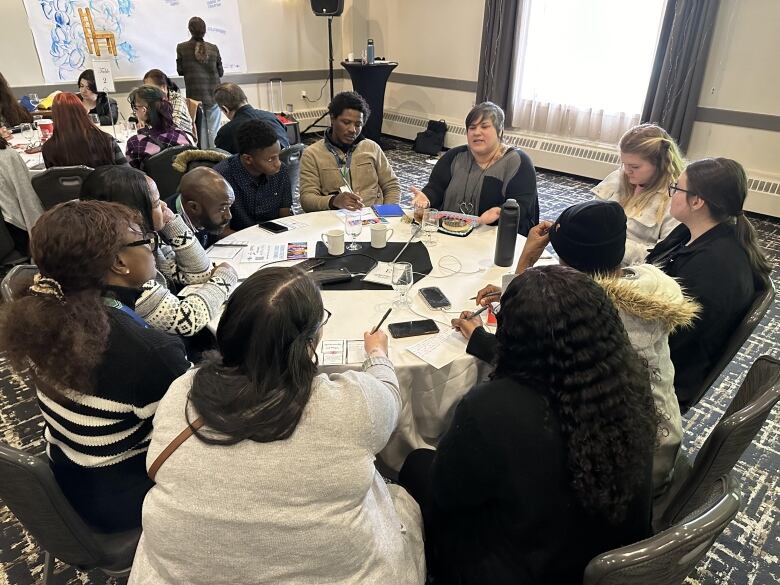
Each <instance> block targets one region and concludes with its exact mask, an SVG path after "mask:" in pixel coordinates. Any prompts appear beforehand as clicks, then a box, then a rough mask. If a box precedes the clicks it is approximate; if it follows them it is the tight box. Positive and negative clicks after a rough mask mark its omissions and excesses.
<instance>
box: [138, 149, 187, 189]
mask: <svg viewBox="0 0 780 585" xmlns="http://www.w3.org/2000/svg"><path fill="white" fill-rule="evenodd" d="M187 150H194V147H192V146H190V145H189V144H182V145H180V146H171V147H169V148H166V149H164V150H161V151H160V152H158V153H157V154H153V155H152V156H150V157H149V158H147V159H146V160H145V161H144V162H143V164H142V165H141V169H142V170H143V171H144V172H145V173H146V174H147V175H149V176H150V177H151V178H152V179H154V182H155V183H157V190H158V191H159V192H160V199H167V198H168V197H170V196H171V195H173V194H174V193H176V191H178V189H179V181H181V177H182V173H180V172H179V171H177V170H176V169H175V168H173V159H175V158H176V157H177V156H178V155H179V154H181V153H182V152H185V151H187Z"/></svg>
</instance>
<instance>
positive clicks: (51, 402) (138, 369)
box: [0, 201, 189, 532]
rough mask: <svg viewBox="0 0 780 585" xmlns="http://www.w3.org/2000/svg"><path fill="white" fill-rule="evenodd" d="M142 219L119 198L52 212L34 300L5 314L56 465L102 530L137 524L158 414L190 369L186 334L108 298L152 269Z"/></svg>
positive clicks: (15, 365) (18, 368)
mask: <svg viewBox="0 0 780 585" xmlns="http://www.w3.org/2000/svg"><path fill="white" fill-rule="evenodd" d="M139 224H140V218H139V217H138V214H136V213H135V212H133V211H131V210H130V209H128V208H127V207H125V206H123V205H118V204H116V203H104V202H98V201H69V202H67V203H62V204H60V205H58V206H56V207H54V208H53V209H50V210H49V211H47V212H46V213H44V214H43V215H42V216H41V218H40V219H39V220H38V222H37V223H36V224H35V227H33V229H32V234H31V240H30V248H31V252H32V257H33V260H34V261H35V263H36V264H37V265H38V269H39V270H40V274H39V275H38V277H36V279H35V282H34V284H33V285H32V286H31V287H30V290H29V293H30V294H29V295H27V296H23V297H22V298H20V299H18V300H15V301H14V302H12V303H10V304H6V305H3V306H2V310H0V352H2V353H3V356H4V358H5V360H7V363H8V365H10V368H11V369H12V371H13V372H14V374H15V375H16V376H18V377H19V378H21V379H22V380H23V381H24V382H26V383H27V385H28V386H29V387H30V388H32V389H34V391H35V392H36V393H37V396H38V404H39V405H40V407H41V411H42V412H43V419H44V422H45V426H44V439H45V441H46V454H47V455H48V457H49V462H50V464H51V467H52V471H53V472H54V475H55V477H56V478H57V481H58V483H59V484H60V487H61V488H62V491H63V492H64V494H65V496H66V497H67V498H68V500H69V501H70V503H71V504H72V505H73V507H74V508H75V509H76V511H78V512H79V513H80V514H81V516H82V517H83V518H84V520H86V521H87V522H88V523H89V524H90V525H92V526H94V527H95V528H97V529H98V530H100V531H104V532H114V531H121V530H127V529H130V528H133V527H136V526H140V524H141V504H142V503H143V499H144V496H145V495H146V492H147V491H148V490H149V488H150V487H151V486H152V482H151V481H150V480H149V478H148V477H147V475H146V450H147V448H148V446H149V439H150V435H151V432H152V418H153V417H154V413H155V410H156V409H157V403H158V402H159V400H160V398H162V396H163V394H165V392H166V390H167V389H168V386H169V385H170V384H171V382H173V380H175V379H176V378H177V377H179V376H180V375H181V374H183V373H184V372H185V371H186V370H187V368H188V367H189V362H188V361H187V360H186V359H185V357H184V347H183V345H182V343H181V341H180V340H179V339H178V338H176V337H173V336H171V335H167V334H165V333H163V332H161V331H157V330H155V329H152V328H150V327H149V325H148V324H147V323H146V322H145V321H144V320H143V319H141V317H139V316H138V314H137V313H136V312H135V311H133V309H132V308H131V307H128V306H127V305H124V304H122V303H121V302H119V301H117V300H116V299H112V298H108V297H106V296H105V295H104V289H105V287H107V286H111V285H114V286H140V285H141V283H143V282H146V281H147V280H149V279H150V278H151V277H152V276H153V275H154V271H155V269H154V247H155V244H156V241H157V240H156V238H154V237H150V235H149V234H146V233H144V231H143V230H142V229H141V227H140V225H139Z"/></svg>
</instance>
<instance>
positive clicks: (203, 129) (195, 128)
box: [185, 98, 208, 148]
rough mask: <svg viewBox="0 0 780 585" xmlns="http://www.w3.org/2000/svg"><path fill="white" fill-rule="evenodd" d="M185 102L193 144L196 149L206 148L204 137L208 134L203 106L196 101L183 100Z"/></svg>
mask: <svg viewBox="0 0 780 585" xmlns="http://www.w3.org/2000/svg"><path fill="white" fill-rule="evenodd" d="M185 99H186V100H187V111H188V112H189V113H190V118H192V133H193V136H194V138H195V144H196V145H197V146H198V148H208V145H207V144H206V140H205V137H206V136H207V134H208V127H207V126H206V115H205V113H204V112H203V104H202V103H201V102H199V101H198V100H193V99H191V98H185Z"/></svg>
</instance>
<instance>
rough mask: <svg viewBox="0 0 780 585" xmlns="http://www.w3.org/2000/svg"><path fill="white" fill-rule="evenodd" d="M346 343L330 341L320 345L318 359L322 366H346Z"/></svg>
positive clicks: (340, 340)
mask: <svg viewBox="0 0 780 585" xmlns="http://www.w3.org/2000/svg"><path fill="white" fill-rule="evenodd" d="M344 346H345V341H344V340H343V339H328V340H325V341H323V342H322V343H320V346H319V348H318V350H317V359H318V360H319V363H320V365H321V366H341V365H344V351H345V347H344Z"/></svg>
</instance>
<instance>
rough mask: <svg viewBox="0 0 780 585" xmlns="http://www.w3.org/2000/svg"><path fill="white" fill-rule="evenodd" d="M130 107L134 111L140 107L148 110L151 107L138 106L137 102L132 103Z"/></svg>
mask: <svg viewBox="0 0 780 585" xmlns="http://www.w3.org/2000/svg"><path fill="white" fill-rule="evenodd" d="M130 109H131V110H133V111H134V112H137V111H138V110H140V109H144V110H148V109H149V108H147V107H146V106H136V105H135V104H132V105H131V106H130Z"/></svg>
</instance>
